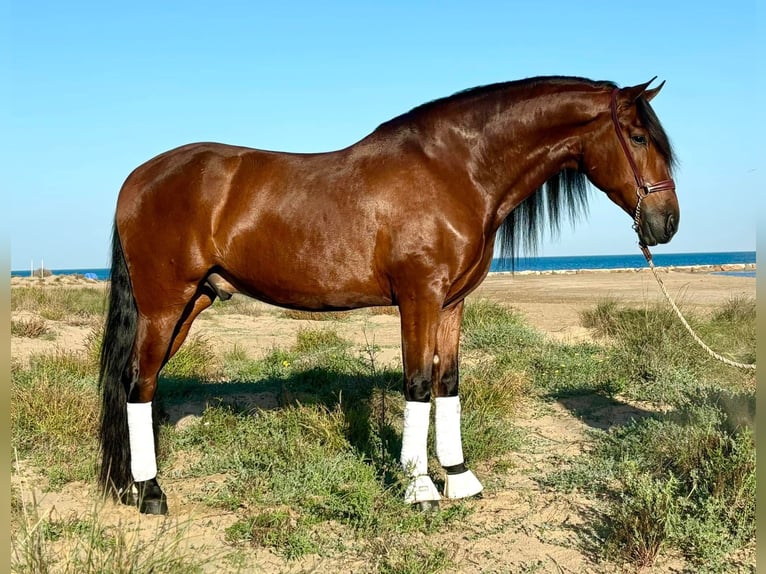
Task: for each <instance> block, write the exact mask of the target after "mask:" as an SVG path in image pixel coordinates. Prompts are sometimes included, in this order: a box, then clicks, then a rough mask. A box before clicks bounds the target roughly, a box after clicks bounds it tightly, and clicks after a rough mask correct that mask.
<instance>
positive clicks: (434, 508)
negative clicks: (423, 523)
mask: <svg viewBox="0 0 766 574" xmlns="http://www.w3.org/2000/svg"><path fill="white" fill-rule="evenodd" d="M416 505H417V507H418V510H420V512H423V513H425V514H431V513H432V512H439V501H438V500H423V501H422V502H417V503H416Z"/></svg>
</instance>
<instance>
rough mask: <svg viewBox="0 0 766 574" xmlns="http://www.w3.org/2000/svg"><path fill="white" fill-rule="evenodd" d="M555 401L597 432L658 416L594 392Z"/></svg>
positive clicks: (653, 412)
mask: <svg viewBox="0 0 766 574" xmlns="http://www.w3.org/2000/svg"><path fill="white" fill-rule="evenodd" d="M556 400H557V402H558V403H559V404H560V405H561V406H563V407H564V408H565V409H566V410H568V411H569V412H570V413H571V414H572V415H573V416H575V417H577V418H578V419H579V420H580V421H582V422H583V423H585V424H586V425H588V426H589V427H591V428H594V429H598V430H609V429H611V428H615V427H622V426H625V425H627V424H629V423H631V422H633V421H638V420H641V419H645V418H647V417H656V416H657V415H658V414H659V412H658V411H654V410H649V409H646V408H643V407H641V406H637V405H634V404H630V403H627V402H623V401H620V400H618V399H616V398H614V397H611V396H608V395H604V394H600V393H596V392H593V393H587V394H580V395H567V396H561V397H557V398H556Z"/></svg>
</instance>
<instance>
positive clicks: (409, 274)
mask: <svg viewBox="0 0 766 574" xmlns="http://www.w3.org/2000/svg"><path fill="white" fill-rule="evenodd" d="M651 81H652V80H650V81H649V82H646V83H644V84H640V85H636V86H632V87H625V88H618V87H617V86H616V85H615V84H614V83H612V82H596V81H592V80H588V79H585V78H574V77H538V78H530V79H525V80H520V81H514V82H504V83H497V84H492V85H487V86H482V87H478V88H473V89H469V90H466V91H463V92H459V93H457V94H454V95H452V96H449V97H446V98H443V99H439V100H435V101H432V102H429V103H426V104H423V105H421V106H419V107H416V108H414V109H412V110H411V111H409V112H407V113H405V114H403V115H401V116H398V117H396V118H394V119H392V120H390V121H388V122H385V123H383V124H382V125H380V126H379V127H378V128H377V129H375V130H374V131H373V132H372V133H371V134H369V135H368V136H366V137H365V138H363V139H362V140H360V141H359V142H357V143H355V144H353V145H351V146H349V147H347V148H345V149H341V150H338V151H333V152H329V153H312V154H297V153H279V152H273V151H262V150H257V149H251V148H246V147H236V146H231V145H224V144H220V143H195V144H191V145H185V146H183V147H179V148H177V149H174V150H171V151H168V152H165V153H162V154H160V155H158V156H157V157H155V158H153V159H151V160H149V161H148V162H146V163H145V164H143V165H141V166H140V167H138V168H137V169H135V170H134V171H133V172H132V173H131V174H130V175H129V176H128V178H127V180H126V181H125V183H124V185H123V186H122V189H121V191H120V194H119V198H118V200H117V209H116V215H115V220H114V231H113V239H112V267H111V288H110V294H109V303H108V311H107V317H106V326H105V333H104V340H103V347H102V353H101V366H100V385H101V388H102V411H101V425H100V447H101V468H100V476H99V483H100V485H101V487H102V488H103V489H104V491H105V492H110V493H111V494H112V495H113V496H114V497H115V498H117V499H118V500H120V501H121V502H123V503H125V504H129V505H135V506H137V507H138V509H139V510H140V512H143V513H150V514H164V513H166V512H167V499H166V496H165V494H164V492H163V491H162V489H161V488H160V485H159V483H158V482H157V463H156V458H155V447H156V433H155V429H154V426H153V425H154V417H153V414H152V401H153V400H154V398H155V394H156V391H157V377H158V373H159V372H160V369H161V368H162V367H163V365H164V364H165V363H166V362H167V361H168V360H169V359H170V358H171V357H172V356H173V355H174V353H176V351H178V349H179V347H180V346H181V344H182V343H183V342H184V339H185V338H186V336H187V334H188V332H189V328H190V327H191V325H192V321H194V319H195V318H196V317H197V316H198V315H199V314H200V313H201V312H202V311H203V310H204V309H205V308H207V307H209V306H210V305H211V304H212V303H213V301H214V300H215V299H216V298H217V297H218V298H220V299H223V300H225V299H228V298H229V297H231V295H232V294H234V293H242V294H245V295H248V296H250V297H254V298H256V299H259V300H261V301H265V302H267V303H270V304H274V305H279V306H282V307H286V308H290V309H300V310H306V311H327V310H345V309H354V308H359V307H366V306H376V305H396V306H398V308H399V312H400V316H401V338H402V359H403V367H404V368H403V372H404V397H405V401H406V402H405V409H404V431H403V435H402V451H401V458H400V460H401V463H402V465H403V467H404V471H405V473H406V476H408V479H409V480H410V482H409V485H408V486H407V488H406V490H405V496H404V498H405V502H406V503H410V504H418V505H421V506H426V507H427V506H433V505H435V506H438V500H439V499H440V494H439V492H438V490H437V489H436V487H435V485H434V483H433V482H432V480H431V478H430V477H429V476H428V474H427V448H426V443H427V440H426V437H427V434H428V427H429V422H430V415H431V398H432V397H433V398H434V401H433V402H434V404H435V409H434V410H435V416H434V419H435V435H436V454H437V458H438V460H439V462H440V464H441V465H442V466H443V467H444V469H445V471H446V482H445V488H444V493H443V494H444V496H446V497H448V498H462V497H468V496H472V495H475V494H478V493H479V492H480V491H481V490H482V485H481V483H480V482H479V480H478V479H477V478H476V476H475V475H474V474H473V472H472V471H470V470H469V469H468V468H467V467H466V464H465V460H464V458H463V452H462V445H461V433H460V398H459V395H458V346H459V339H460V323H461V318H462V313H463V302H464V299H465V297H466V296H467V295H468V294H469V293H471V292H472V291H473V290H474V289H476V287H477V286H478V285H479V284H480V283H481V282H482V280H483V279H484V278H485V277H486V275H487V273H488V271H489V268H490V264H491V262H492V258H493V254H494V251H495V242H496V239H498V240H499V241H498V244H499V248H500V252H501V253H502V254H508V253H510V254H511V255H514V256H515V255H516V254H517V253H518V250H519V246H520V245H521V244H522V242H534V240H535V237H537V234H538V233H539V231H540V229H541V227H542V222H543V221H545V220H546V217H547V220H549V221H550V222H551V223H552V225H554V226H556V225H558V222H559V220H560V219H561V217H562V215H566V214H569V215H577V214H578V213H579V212H581V211H583V209H584V208H585V207H587V201H586V200H587V191H588V184H589V183H590V184H593V185H594V186H595V187H596V188H598V189H599V190H601V191H603V192H604V193H605V194H606V195H607V197H609V199H611V200H612V201H613V202H614V203H616V204H617V205H618V206H619V207H621V208H622V210H623V211H625V212H627V213H628V214H629V215H630V217H631V218H633V219H634V229H635V230H636V232H637V234H638V238H639V243H640V244H641V245H642V246H647V245H656V244H657V243H666V242H668V241H669V240H670V239H671V238H672V237H673V235H674V234H675V232H676V230H677V227H678V221H679V207H678V200H677V197H676V194H675V185H674V183H673V180H672V177H671V173H672V168H673V165H674V157H673V152H672V149H671V145H670V142H669V140H668V137H667V135H666V133H665V131H664V130H663V128H662V126H661V124H660V122H659V120H658V119H657V116H656V114H655V113H654V111H653V110H652V108H651V106H650V105H649V102H650V100H651V99H652V98H654V97H655V96H656V95H657V93H658V92H659V91H660V89H661V88H662V86H663V85H664V82H663V83H662V84H660V85H659V86H658V87H656V88H654V89H649V85H650V84H651ZM652 182H654V183H652Z"/></svg>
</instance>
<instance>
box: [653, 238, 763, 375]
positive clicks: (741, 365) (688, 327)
mask: <svg viewBox="0 0 766 574" xmlns="http://www.w3.org/2000/svg"><path fill="white" fill-rule="evenodd" d="M638 245H639V246H640V247H641V252H642V253H643V254H644V257H646V262H647V263H648V264H649V269H651V270H652V273H653V274H654V278H655V279H657V283H658V284H659V286H660V289H662V292H663V293H664V294H665V298H666V299H667V300H668V303H670V306H671V307H672V308H673V311H675V312H676V315H678V318H679V319H680V320H681V323H683V326H684V327H686V330H687V331H688V332H689V334H690V335H691V336H692V338H693V339H694V340H695V341H697V343H698V344H699V346H700V347H702V348H703V349H705V351H707V354H708V355H710V356H711V357H713V358H714V359H718V360H719V361H721V362H722V363H726V364H727V365H730V366H732V367H738V368H740V369H752V370H753V371H754V370H755V363H753V364H747V363H738V362H736V361H732V360H731V359H727V358H726V357H724V356H722V355H720V354H718V353H716V352H715V351H714V350H713V349H711V348H710V347H708V346H707V345H706V344H705V342H704V341H703V340H702V339H700V338H699V336H698V335H697V333H695V332H694V329H692V327H691V325H689V323H688V322H687V321H686V319H685V318H684V316H683V315H682V314H681V311H680V310H679V309H678V307H677V306H676V303H675V301H673V299H672V297H671V296H670V294H669V293H668V290H667V289H665V284H664V283H663V282H662V279H660V276H659V275H658V274H657V269H656V268H655V267H654V262H653V261H652V254H651V253H650V252H649V248H648V247H647V246H646V245H644V244H642V243H639V244H638Z"/></svg>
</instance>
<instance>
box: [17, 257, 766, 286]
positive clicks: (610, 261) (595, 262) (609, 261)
mask: <svg viewBox="0 0 766 574" xmlns="http://www.w3.org/2000/svg"><path fill="white" fill-rule="evenodd" d="M653 258H654V264H655V265H656V266H657V267H685V266H692V265H694V266H696V265H732V264H744V263H755V251H725V252H714V253H655V254H654V255H653ZM643 267H646V260H645V259H644V256H643V255H641V254H640V253H636V254H630V255H580V256H566V257H520V258H518V259H517V260H516V263H515V265H513V263H512V261H511V259H510V258H498V259H493V260H492V267H491V268H490V272H509V271H514V272H517V273H518V272H521V271H572V270H577V269H640V268H643ZM51 272H52V273H53V274H54V275H84V276H86V277H91V278H93V279H99V280H102V281H103V280H106V279H109V269H104V268H83V269H52V270H51ZM719 273H720V274H725V275H737V276H740V277H755V271H754V270H743V271H721V272H719ZM29 275H30V270H29V269H26V270H23V271H22V270H18V271H11V277H29Z"/></svg>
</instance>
